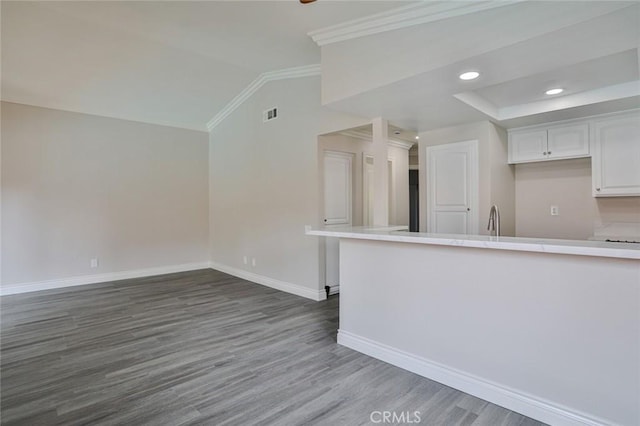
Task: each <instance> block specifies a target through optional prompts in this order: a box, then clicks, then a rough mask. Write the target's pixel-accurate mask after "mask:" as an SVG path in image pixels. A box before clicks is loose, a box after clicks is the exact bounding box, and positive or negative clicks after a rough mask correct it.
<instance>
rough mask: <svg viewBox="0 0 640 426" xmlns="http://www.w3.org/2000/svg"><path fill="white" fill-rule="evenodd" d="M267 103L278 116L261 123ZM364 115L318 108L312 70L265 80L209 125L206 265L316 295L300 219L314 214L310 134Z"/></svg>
mask: <svg viewBox="0 0 640 426" xmlns="http://www.w3.org/2000/svg"><path fill="white" fill-rule="evenodd" d="M274 106H277V107H278V118H277V119H276V120H273V121H270V122H267V123H263V122H262V111H264V110H266V109H268V108H270V107H274ZM366 123H367V120H364V119H361V118H358V117H350V116H346V115H344V114H340V113H336V112H332V111H330V110H327V109H325V108H322V107H321V106H320V78H319V77H305V78H298V79H289V80H280V81H272V82H269V83H267V84H266V85H264V86H263V87H262V88H261V89H260V90H259V91H258V92H256V93H255V94H254V95H253V96H252V97H251V98H249V99H248V100H247V101H246V102H244V103H243V104H242V105H241V106H240V107H239V108H238V109H236V110H235V111H234V112H233V113H232V114H231V115H230V116H229V117H227V118H226V119H225V120H224V121H223V122H222V123H220V124H219V125H218V126H217V127H216V128H214V129H213V130H212V132H211V133H210V145H209V146H210V150H209V160H210V162H209V164H210V174H209V183H210V200H211V201H210V213H209V214H210V242H211V260H212V261H213V262H214V267H220V266H222V267H223V268H224V269H225V270H227V271H229V272H233V273H236V274H238V273H242V272H243V271H244V272H246V273H251V274H255V275H252V276H251V277H252V278H253V279H254V280H256V281H260V282H263V283H265V282H267V283H276V284H277V285H280V287H281V288H284V286H288V287H286V288H287V289H288V291H292V292H297V293H298V294H301V295H305V296H307V297H312V298H313V297H321V295H322V294H323V290H322V287H321V284H320V271H319V264H320V250H319V242H318V239H317V238H314V237H309V236H305V235H304V226H305V225H313V226H314V227H315V226H318V225H319V224H320V222H321V220H320V216H319V210H320V209H319V195H318V190H319V182H318V176H319V173H318V157H317V156H318V135H320V134H325V133H331V132H334V131H337V130H342V129H348V128H353V127H357V126H361V125H363V124H366ZM244 256H247V257H248V258H249V262H248V264H247V265H245V264H244V263H243V257H244ZM252 258H255V260H256V266H255V267H253V266H252V265H251V259H252ZM245 276H246V275H245Z"/></svg>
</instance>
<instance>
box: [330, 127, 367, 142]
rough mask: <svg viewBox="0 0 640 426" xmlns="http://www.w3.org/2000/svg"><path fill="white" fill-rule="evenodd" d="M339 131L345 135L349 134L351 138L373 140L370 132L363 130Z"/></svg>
mask: <svg viewBox="0 0 640 426" xmlns="http://www.w3.org/2000/svg"><path fill="white" fill-rule="evenodd" d="M338 133H339V134H341V135H343V136H348V137H350V138H354V139H360V140H363V141H369V142H371V138H372V136H371V134H370V133H367V132H363V131H360V130H343V131H341V132H338Z"/></svg>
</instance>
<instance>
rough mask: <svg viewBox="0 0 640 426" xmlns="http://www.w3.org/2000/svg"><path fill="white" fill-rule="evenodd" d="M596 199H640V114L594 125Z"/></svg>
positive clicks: (604, 120) (597, 122)
mask: <svg viewBox="0 0 640 426" xmlns="http://www.w3.org/2000/svg"><path fill="white" fill-rule="evenodd" d="M591 143H592V152H593V157H592V159H591V166H592V174H593V196H594V197H622V196H640V111H634V112H632V113H626V114H619V115H614V116H609V117H605V118H599V119H596V120H594V121H593V122H592V133H591Z"/></svg>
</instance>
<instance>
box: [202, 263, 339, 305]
mask: <svg viewBox="0 0 640 426" xmlns="http://www.w3.org/2000/svg"><path fill="white" fill-rule="evenodd" d="M209 264H210V266H211V268H212V269H217V270H218V271H221V272H224V273H225V274H229V275H233V276H234V277H238V278H242V279H245V280H247V281H252V282H254V283H257V284H262V285H264V286H267V287H271V288H275V289H276V290H280V291H284V292H286V293H291V294H295V295H296V296H302V297H306V298H307V299H311V300H315V301H317V302H319V301H321V300H325V299H326V298H327V293H326V292H325V291H324V289H322V290H317V291H316V290H312V289H310V288H307V287H303V286H301V285H298V284H292V283H288V282H286V281H280V280H276V279H275V278H270V277H265V276H264V275H258V274H254V273H253V272H248V271H244V270H242V269H238V268H234V267H233V266H228V265H224V264H222V263H218V262H210V263H209Z"/></svg>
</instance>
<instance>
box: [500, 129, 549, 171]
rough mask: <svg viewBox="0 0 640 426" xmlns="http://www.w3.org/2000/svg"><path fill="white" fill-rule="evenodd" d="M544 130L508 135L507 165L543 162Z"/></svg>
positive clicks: (544, 151)
mask: <svg viewBox="0 0 640 426" xmlns="http://www.w3.org/2000/svg"><path fill="white" fill-rule="evenodd" d="M546 152H547V131H546V130H523V131H515V132H511V133H509V163H526V162H529V161H540V160H545V159H546V158H547V156H546Z"/></svg>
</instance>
